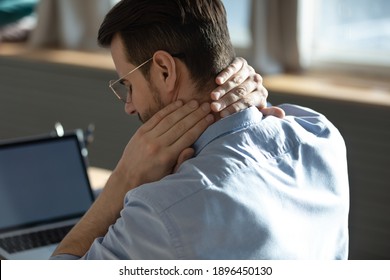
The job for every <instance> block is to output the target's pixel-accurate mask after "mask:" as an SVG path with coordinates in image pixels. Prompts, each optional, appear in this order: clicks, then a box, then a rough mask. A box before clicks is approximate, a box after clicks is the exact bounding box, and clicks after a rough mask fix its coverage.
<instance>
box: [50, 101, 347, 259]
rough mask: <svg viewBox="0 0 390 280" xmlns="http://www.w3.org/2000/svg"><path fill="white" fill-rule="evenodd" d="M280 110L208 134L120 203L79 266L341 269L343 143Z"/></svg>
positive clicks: (311, 121) (296, 110) (220, 125)
mask: <svg viewBox="0 0 390 280" xmlns="http://www.w3.org/2000/svg"><path fill="white" fill-rule="evenodd" d="M280 107H281V108H283V109H284V110H285V112H286V115H288V116H287V117H286V118H284V119H278V118H275V117H266V118H263V116H262V114H261V113H260V112H259V111H258V110H257V109H256V108H253V107H252V108H249V109H246V110H244V111H242V112H240V113H236V114H234V115H232V116H230V117H227V118H224V119H221V120H220V121H218V122H216V123H215V124H213V125H212V126H210V127H209V128H208V129H207V130H206V131H205V132H204V133H203V134H202V135H201V137H200V138H199V139H198V140H197V141H196V143H195V145H194V147H195V150H196V156H195V157H194V158H192V159H190V160H188V161H186V162H184V163H183V164H182V165H181V167H180V169H179V170H178V172H177V173H175V174H172V175H169V176H167V177H165V178H163V179H162V180H160V181H158V182H154V183H149V184H145V185H142V186H140V187H138V188H136V189H134V190H132V191H130V192H128V193H127V195H126V197H125V201H124V208H123V210H122V212H121V218H120V219H118V220H117V222H116V223H115V224H114V225H112V226H111V227H110V229H109V231H108V233H107V234H106V236H104V237H101V238H98V239H96V240H95V241H94V243H93V244H92V246H91V248H90V250H89V251H88V252H87V254H86V255H85V256H84V257H83V258H85V259H346V258H347V257H348V212H349V186H348V173H347V161H346V149H345V144H344V141H343V138H342V137H341V135H340V133H339V131H338V130H337V129H336V128H335V127H334V126H333V125H332V124H331V123H330V122H329V121H328V120H327V119H326V118H325V117H324V116H323V115H321V114H319V113H317V112H314V111H312V110H310V109H307V108H303V107H298V106H293V105H282V106H280ZM56 258H59V259H61V258H62V259H63V258H65V259H66V258H72V256H69V255H60V256H58V257H56Z"/></svg>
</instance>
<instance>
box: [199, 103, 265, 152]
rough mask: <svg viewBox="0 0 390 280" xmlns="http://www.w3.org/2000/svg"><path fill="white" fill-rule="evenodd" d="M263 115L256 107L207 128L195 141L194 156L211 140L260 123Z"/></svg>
mask: <svg viewBox="0 0 390 280" xmlns="http://www.w3.org/2000/svg"><path fill="white" fill-rule="evenodd" d="M262 118H263V114H262V113H261V112H260V111H259V110H258V109H257V108H256V107H249V108H248V109H245V110H243V111H241V112H238V113H235V114H233V115H230V116H228V117H225V118H223V119H220V120H219V121H217V122H215V123H214V124H212V125H211V126H209V127H208V128H207V129H206V130H205V132H203V133H202V135H201V136H200V137H199V138H198V140H196V142H195V143H194V145H193V147H194V149H195V155H198V154H199V153H200V151H201V150H202V149H203V148H204V147H205V146H206V145H208V144H209V143H210V142H212V141H213V140H215V139H217V138H219V137H222V136H223V135H226V134H230V133H232V132H236V131H239V130H241V129H243V128H245V127H247V126H249V125H253V124H257V123H260V122H261V120H262Z"/></svg>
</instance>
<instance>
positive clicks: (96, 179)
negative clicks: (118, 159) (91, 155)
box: [88, 167, 111, 191]
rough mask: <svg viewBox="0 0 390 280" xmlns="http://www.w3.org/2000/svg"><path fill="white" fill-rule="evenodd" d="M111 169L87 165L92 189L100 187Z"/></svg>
mask: <svg viewBox="0 0 390 280" xmlns="http://www.w3.org/2000/svg"><path fill="white" fill-rule="evenodd" d="M110 175H111V171H110V170H107V169H103V168H99V167H88V177H89V181H90V183H91V187H92V189H93V190H94V191H97V190H99V189H102V188H103V187H104V186H105V185H106V182H107V180H108V177H110Z"/></svg>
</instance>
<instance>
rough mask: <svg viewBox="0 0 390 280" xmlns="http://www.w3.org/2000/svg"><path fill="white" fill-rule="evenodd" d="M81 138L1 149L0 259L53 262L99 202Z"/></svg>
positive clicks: (47, 139) (29, 141)
mask: <svg viewBox="0 0 390 280" xmlns="http://www.w3.org/2000/svg"><path fill="white" fill-rule="evenodd" d="M82 148H83V147H82V143H81V142H80V141H79V137H78V136H77V134H76V133H75V134H72V133H71V134H67V135H65V136H62V137H51V136H47V137H38V138H35V139H25V140H23V141H20V140H19V141H12V142H8V143H0V256H1V258H2V259H24V260H32V259H48V258H49V257H50V256H51V254H52V252H53V251H54V249H55V248H56V246H57V245H58V243H59V242H60V241H61V240H62V238H63V237H64V236H65V234H66V233H67V232H69V230H70V229H71V228H72V227H73V226H74V225H75V223H76V222H77V221H78V220H79V219H80V218H81V216H82V215H83V214H84V213H85V212H86V211H87V209H88V208H89V207H90V206H91V204H92V203H93V201H94V194H93V191H92V189H91V186H90V183H89V180H88V175H87V170H86V160H85V157H84V156H83V153H82V151H83V149H82Z"/></svg>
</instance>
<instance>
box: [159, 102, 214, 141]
mask: <svg viewBox="0 0 390 280" xmlns="http://www.w3.org/2000/svg"><path fill="white" fill-rule="evenodd" d="M186 105H187V104H186ZM184 107H185V106H184ZM209 113H210V105H209V104H208V103H204V104H202V105H201V106H199V107H198V108H197V109H196V110H194V111H193V112H191V113H190V114H187V115H186V116H184V117H181V118H180V119H177V121H176V123H175V124H174V125H171V127H170V128H169V129H168V130H167V131H166V132H165V133H164V135H162V136H161V140H162V141H164V143H166V144H168V145H169V144H173V143H175V142H176V146H177V147H176V149H180V148H183V149H184V148H186V147H188V146H190V145H192V144H193V143H194V142H195V141H196V139H198V137H199V136H200V135H201V134H202V133H203V131H204V130H205V129H206V128H207V127H208V126H209V125H210V124H212V123H213V122H214V117H213V115H211V114H209Z"/></svg>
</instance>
